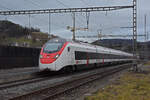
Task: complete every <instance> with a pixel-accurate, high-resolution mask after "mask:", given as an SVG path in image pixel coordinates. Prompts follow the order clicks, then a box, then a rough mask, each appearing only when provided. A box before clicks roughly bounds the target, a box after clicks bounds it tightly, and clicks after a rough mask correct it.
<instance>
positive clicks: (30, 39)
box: [0, 20, 57, 47]
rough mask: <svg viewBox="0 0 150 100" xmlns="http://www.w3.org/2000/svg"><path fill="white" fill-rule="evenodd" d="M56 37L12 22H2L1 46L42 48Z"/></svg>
mask: <svg viewBox="0 0 150 100" xmlns="http://www.w3.org/2000/svg"><path fill="white" fill-rule="evenodd" d="M56 37H57V36H55V35H52V34H51V35H50V34H48V33H43V32H41V31H40V29H38V28H32V27H31V28H27V27H23V26H21V25H19V24H15V23H13V22H11V21H7V20H3V21H0V45H11V46H28V47H41V46H42V45H43V44H44V43H45V42H46V41H47V40H49V39H51V38H56Z"/></svg>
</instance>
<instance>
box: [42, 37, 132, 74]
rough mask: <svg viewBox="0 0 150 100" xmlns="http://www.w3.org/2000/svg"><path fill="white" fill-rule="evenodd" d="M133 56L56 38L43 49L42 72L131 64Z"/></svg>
mask: <svg viewBox="0 0 150 100" xmlns="http://www.w3.org/2000/svg"><path fill="white" fill-rule="evenodd" d="M132 60H133V54H130V53H126V52H123V51H119V50H114V49H110V48H105V47H102V46H96V45H92V44H88V43H82V42H75V41H67V40H66V39H61V38H55V39H51V40H49V41H48V42H47V43H46V44H45V45H44V46H43V48H42V49H41V53H40V58H39V69H40V71H44V70H50V71H59V70H62V69H65V70H76V69H78V68H87V67H96V66H102V65H104V64H110V63H120V62H131V61H132Z"/></svg>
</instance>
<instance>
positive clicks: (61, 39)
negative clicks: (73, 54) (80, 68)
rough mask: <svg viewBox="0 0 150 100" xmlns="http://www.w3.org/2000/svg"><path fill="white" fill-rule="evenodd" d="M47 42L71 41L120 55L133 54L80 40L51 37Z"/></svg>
mask: <svg viewBox="0 0 150 100" xmlns="http://www.w3.org/2000/svg"><path fill="white" fill-rule="evenodd" d="M49 42H61V43H65V42H72V43H78V44H83V45H85V46H90V47H97V48H101V49H103V50H104V51H107V52H112V53H118V54H121V55H122V54H123V55H128V56H133V54H131V53H127V52H124V51H120V50H115V49H112V48H107V47H103V46H98V45H93V44H89V43H84V42H81V41H72V40H71V39H63V38H53V39H51V40H49V41H48V43H49Z"/></svg>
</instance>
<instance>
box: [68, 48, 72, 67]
mask: <svg viewBox="0 0 150 100" xmlns="http://www.w3.org/2000/svg"><path fill="white" fill-rule="evenodd" d="M67 55H68V57H67V58H68V64H69V65H72V64H73V47H71V46H69V47H68V48H67Z"/></svg>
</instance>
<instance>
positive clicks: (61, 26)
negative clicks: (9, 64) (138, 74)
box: [0, 0, 150, 40]
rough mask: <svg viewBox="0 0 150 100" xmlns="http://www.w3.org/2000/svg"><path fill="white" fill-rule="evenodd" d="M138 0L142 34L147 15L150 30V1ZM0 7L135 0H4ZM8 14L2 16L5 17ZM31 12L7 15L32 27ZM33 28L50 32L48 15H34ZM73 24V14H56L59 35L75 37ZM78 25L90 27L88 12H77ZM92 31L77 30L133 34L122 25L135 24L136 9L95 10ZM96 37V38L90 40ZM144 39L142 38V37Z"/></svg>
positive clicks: (53, 25) (54, 29)
mask: <svg viewBox="0 0 150 100" xmlns="http://www.w3.org/2000/svg"><path fill="white" fill-rule="evenodd" d="M137 1H138V33H139V34H143V33H144V14H147V17H148V21H147V22H148V23H147V24H148V31H150V23H149V22H150V21H149V17H150V7H149V5H150V0H137ZM0 2H1V3H0V10H9V9H10V10H22V9H24V10H25V9H47V8H68V7H69V8H71V7H91V6H93V7H94V6H115V5H132V0H13V1H12V0H0ZM5 17H6V16H0V19H1V20H2V19H5ZM28 18H29V17H28V15H23V16H7V19H8V20H11V21H13V22H15V23H18V24H21V25H23V26H28V24H29V23H28V20H29V19H28ZM31 25H32V27H38V28H40V29H41V30H42V31H44V32H48V14H45V15H32V16H31ZM68 25H69V26H71V25H72V17H71V14H52V15H51V29H52V30H51V32H52V33H53V34H56V35H59V36H65V37H67V38H71V37H72V36H71V35H72V33H71V32H70V31H68V30H66V27H67V26H68ZM76 26H77V27H86V19H85V13H77V14H76ZM89 26H90V30H89V31H88V32H86V31H77V35H82V34H83V35H96V34H97V30H98V29H102V30H103V33H105V34H110V33H111V34H123V33H126V34H132V30H130V29H121V28H120V27H124V26H132V10H131V9H124V10H118V11H112V12H107V15H106V12H92V13H91V14H90V25H89ZM90 40H93V39H90ZM139 40H142V38H139Z"/></svg>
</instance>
